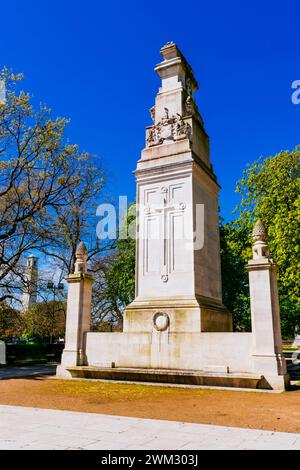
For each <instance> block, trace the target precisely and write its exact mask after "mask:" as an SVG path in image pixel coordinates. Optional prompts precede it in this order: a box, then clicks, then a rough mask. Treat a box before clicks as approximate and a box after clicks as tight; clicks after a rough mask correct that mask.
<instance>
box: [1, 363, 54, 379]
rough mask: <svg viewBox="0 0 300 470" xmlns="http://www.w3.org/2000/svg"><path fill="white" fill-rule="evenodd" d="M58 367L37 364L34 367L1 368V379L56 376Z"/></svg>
mask: <svg viewBox="0 0 300 470" xmlns="http://www.w3.org/2000/svg"><path fill="white" fill-rule="evenodd" d="M55 371H56V365H51V364H37V365H32V366H6V367H1V368H0V380H1V379H18V378H20V377H33V376H38V375H52V374H55Z"/></svg>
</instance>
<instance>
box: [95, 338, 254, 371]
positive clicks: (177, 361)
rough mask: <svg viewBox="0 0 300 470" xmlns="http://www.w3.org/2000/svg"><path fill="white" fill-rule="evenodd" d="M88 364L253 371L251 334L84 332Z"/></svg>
mask: <svg viewBox="0 0 300 470" xmlns="http://www.w3.org/2000/svg"><path fill="white" fill-rule="evenodd" d="M86 356H87V363H88V365H90V366H98V367H99V366H103V365H106V364H107V365H109V364H111V363H115V366H116V367H142V368H167V369H168V368H169V369H186V370H207V371H209V370H210V371H212V372H214V371H217V372H218V371H222V370H223V371H224V372H226V371H227V369H229V372H233V373H234V372H244V373H251V372H253V365H252V333H168V332H156V331H154V332H153V333H87V337H86Z"/></svg>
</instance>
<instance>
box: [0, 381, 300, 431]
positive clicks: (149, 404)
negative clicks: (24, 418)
mask: <svg viewBox="0 0 300 470" xmlns="http://www.w3.org/2000/svg"><path fill="white" fill-rule="evenodd" d="M0 404H2V405H19V406H30V407H36V408H50V409H61V410H70V411H84V412H90V413H104V414H110V415H120V416H133V417H139V418H152V419H166V420H171V421H185V422H190V423H203V424H215V425H222V426H233V427H242V428H255V429H265V430H271V431H284V432H293V433H300V391H290V392H285V393H280V394H273V393H261V392H240V391H231V390H228V391H227V390H208V389H205V390H204V389H184V388H173V387H172V388H167V387H160V386H155V387H154V386H147V385H135V384H121V383H120V384H118V383H103V382H90V381H79V380H56V379H51V378H46V377H38V378H37V377H32V378H26V379H7V380H0Z"/></svg>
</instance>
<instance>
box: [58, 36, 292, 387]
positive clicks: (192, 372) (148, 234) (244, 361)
mask: <svg viewBox="0 0 300 470" xmlns="http://www.w3.org/2000/svg"><path fill="white" fill-rule="evenodd" d="M160 52H161V55H162V57H163V60H162V62H160V63H159V64H158V65H157V66H156V67H155V71H156V73H157V74H158V76H159V77H160V79H161V86H160V88H159V90H158V93H157V96H156V99H155V104H154V106H153V107H152V108H151V110H150V112H151V118H152V121H153V123H152V124H151V125H150V126H148V127H147V129H146V145H145V148H144V149H143V151H142V154H141V158H140V160H138V162H137V168H136V171H135V176H136V184H137V207H138V214H137V227H138V233H137V253H136V255H137V256H136V297H135V300H134V301H133V302H132V303H131V304H130V305H128V306H127V308H126V311H125V314H124V328H123V332H121V333H119V332H118V333H117V332H116V333H94V332H90V331H89V330H90V310H91V292H92V281H93V280H92V276H91V275H90V274H89V273H88V271H87V256H88V253H87V249H86V247H85V245H84V243H83V242H81V244H80V245H79V247H78V249H77V253H76V256H77V261H76V266H75V273H74V274H72V275H70V276H69V278H68V283H69V292H68V307H67V323H66V344H65V349H64V352H63V356H62V362H61V365H60V366H58V368H57V376H58V377H61V378H72V377H77V378H78V377H81V378H96V379H97V378H98V379H109V380H112V379H114V380H132V381H143V382H146V381H148V382H160V383H176V384H193V385H206V386H222V387H241V388H259V389H276V390H283V389H285V387H286V386H287V385H288V384H289V377H288V375H287V372H286V364H285V359H284V357H283V353H282V341H281V330H280V313H279V303H278V293H277V267H276V264H275V263H274V262H273V260H272V259H271V258H270V253H269V250H268V241H267V232H266V230H265V227H264V225H263V222H261V221H257V222H256V224H255V226H254V228H253V234H252V235H253V259H251V260H250V261H249V263H248V265H247V267H246V268H245V269H247V270H248V272H249V283H250V300H251V323H252V332H250V333H236V332H233V331H232V317H231V314H230V312H229V311H228V310H227V309H226V307H225V306H224V305H223V303H222V288H221V262H220V242H219V220H218V219H219V215H218V192H219V189H220V187H219V185H218V182H217V178H216V175H215V174H214V171H213V168H212V165H211V162H210V153H209V137H208V135H207V133H206V131H205V128H204V123H203V120H202V118H201V115H200V113H199V111H198V108H197V105H196V102H195V100H194V93H195V92H196V90H197V89H198V84H197V81H196V79H195V77H194V75H193V71H192V68H191V67H190V65H189V64H188V62H187V61H186V59H185V58H184V56H183V55H182V53H181V52H180V51H179V49H178V48H177V46H176V45H175V44H174V43H167V44H166V45H165V46H164V47H163V48H162V49H161V51H160Z"/></svg>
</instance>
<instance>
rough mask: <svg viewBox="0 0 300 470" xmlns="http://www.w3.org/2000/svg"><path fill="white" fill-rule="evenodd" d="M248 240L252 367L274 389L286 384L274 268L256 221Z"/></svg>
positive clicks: (283, 386) (263, 236)
mask: <svg viewBox="0 0 300 470" xmlns="http://www.w3.org/2000/svg"><path fill="white" fill-rule="evenodd" d="M252 237H253V240H254V245H253V248H252V252H253V259H251V260H250V261H249V262H248V265H247V270H248V272H249V287H250V305H251V324H252V333H253V354H252V357H253V368H254V371H256V372H257V373H261V374H263V375H264V377H265V378H266V380H267V382H268V383H269V384H270V386H271V387H272V388H274V389H284V388H285V387H286V386H287V385H288V383H289V376H288V374H287V370H286V362H285V358H284V356H283V352H282V339H281V327H280V312H279V301H278V290H277V272H278V268H277V265H276V264H275V263H274V261H273V260H272V259H271V258H270V253H269V247H268V244H267V231H266V229H265V227H264V225H263V223H262V222H261V221H260V220H258V221H257V222H256V224H255V226H254V229H253V232H252Z"/></svg>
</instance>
